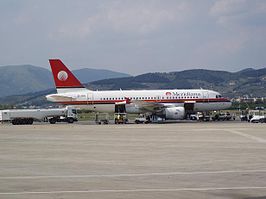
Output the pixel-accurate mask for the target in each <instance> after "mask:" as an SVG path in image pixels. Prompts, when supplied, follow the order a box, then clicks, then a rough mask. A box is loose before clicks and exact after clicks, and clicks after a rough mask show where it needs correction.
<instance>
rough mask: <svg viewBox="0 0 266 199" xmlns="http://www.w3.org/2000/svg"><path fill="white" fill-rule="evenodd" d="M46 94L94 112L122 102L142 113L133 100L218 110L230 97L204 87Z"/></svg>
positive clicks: (108, 110) (113, 108) (203, 109)
mask: <svg viewBox="0 0 266 199" xmlns="http://www.w3.org/2000/svg"><path fill="white" fill-rule="evenodd" d="M46 97H47V99H48V100H49V101H52V102H57V103H61V104H65V105H74V106H79V107H84V108H86V109H89V110H92V111H97V112H115V105H116V104H119V103H125V104H126V111H127V112H128V113H142V112H143V110H142V109H141V108H140V107H139V106H138V105H137V103H133V102H134V101H143V102H151V103H157V104H158V103H161V104H163V105H164V106H166V107H167V106H172V107H173V106H175V107H181V106H182V107H184V105H185V104H187V103H192V104H194V106H193V107H194V108H193V110H194V111H212V110H221V109H227V108H229V107H230V106H231V102H230V100H228V99H227V98H223V97H221V95H220V94H219V93H218V92H215V91H212V90H204V89H171V90H116V91H90V90H87V89H85V88H81V89H80V90H76V89H75V91H73V90H72V89H69V90H67V89H65V90H64V89H62V90H58V93H57V94H51V95H48V96H46ZM131 102H132V103H131Z"/></svg>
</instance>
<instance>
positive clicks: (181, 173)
mask: <svg viewBox="0 0 266 199" xmlns="http://www.w3.org/2000/svg"><path fill="white" fill-rule="evenodd" d="M265 172H266V170H265V169H264V170H263V169H257V170H224V171H222V170H220V171H191V172H186V171H183V172H182V171H180V172H160V173H159V172H158V173H121V174H85V175H54V176H3V177H0V180H12V179H14V180H18V179H25V180H26V179H47V178H116V177H142V176H171V175H202V174H203V175H208V174H231V173H246V174H247V173H265Z"/></svg>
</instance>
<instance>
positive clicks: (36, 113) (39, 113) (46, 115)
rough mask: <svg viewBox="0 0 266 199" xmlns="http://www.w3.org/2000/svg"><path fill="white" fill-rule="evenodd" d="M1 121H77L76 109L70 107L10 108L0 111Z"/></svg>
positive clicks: (17, 123) (27, 122) (18, 122)
mask: <svg viewBox="0 0 266 199" xmlns="http://www.w3.org/2000/svg"><path fill="white" fill-rule="evenodd" d="M0 121H1V122H11V123H12V124H13V125H25V124H33V121H43V122H50V123H51V124H55V123H56V122H68V123H73V122H74V121H77V110H76V109H73V108H72V107H69V106H68V107H65V108H55V109H10V110H1V111H0Z"/></svg>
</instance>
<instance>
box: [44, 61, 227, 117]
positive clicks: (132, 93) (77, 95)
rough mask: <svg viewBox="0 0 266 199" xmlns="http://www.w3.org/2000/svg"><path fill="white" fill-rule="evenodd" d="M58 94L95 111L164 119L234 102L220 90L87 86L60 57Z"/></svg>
mask: <svg viewBox="0 0 266 199" xmlns="http://www.w3.org/2000/svg"><path fill="white" fill-rule="evenodd" d="M49 62H50V66H51V69H52V73H53V77H54V82H55V86H56V89H57V94H50V95H47V96H46V98H47V100H49V101H51V102H56V103H60V104H64V105H74V106H76V107H77V106H78V107H82V108H86V109H89V110H92V111H95V112H109V113H114V112H117V111H121V110H122V111H123V112H127V113H139V114H140V113H142V114H149V115H156V116H159V117H162V118H164V119H166V120H167V119H169V120H178V119H184V117H185V116H186V114H187V113H191V112H197V111H214V110H222V109H227V108H229V107H230V106H231V101H230V100H229V99H227V98H224V97H222V96H221V94H220V93H218V92H216V91H212V90H204V89H170V90H169V89H167V90H164V89H162V90H121V89H120V90H110V91H92V90H89V89H87V88H85V87H84V86H83V85H82V84H81V83H80V81H79V80H78V79H77V78H76V77H75V76H74V75H73V74H72V72H71V71H70V70H69V69H68V68H67V67H66V66H65V65H64V64H63V62H62V61H61V60H59V59H50V60H49Z"/></svg>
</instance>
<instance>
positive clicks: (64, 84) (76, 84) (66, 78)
mask: <svg viewBox="0 0 266 199" xmlns="http://www.w3.org/2000/svg"><path fill="white" fill-rule="evenodd" d="M49 62H50V66H51V69H52V72H53V76H54V82H55V86H56V88H84V86H83V85H82V84H81V83H80V81H79V80H78V79H77V78H76V77H75V76H74V75H73V73H72V72H71V71H70V70H68V68H67V67H66V66H65V65H64V64H63V62H62V61H61V60H60V59H50V60H49Z"/></svg>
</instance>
